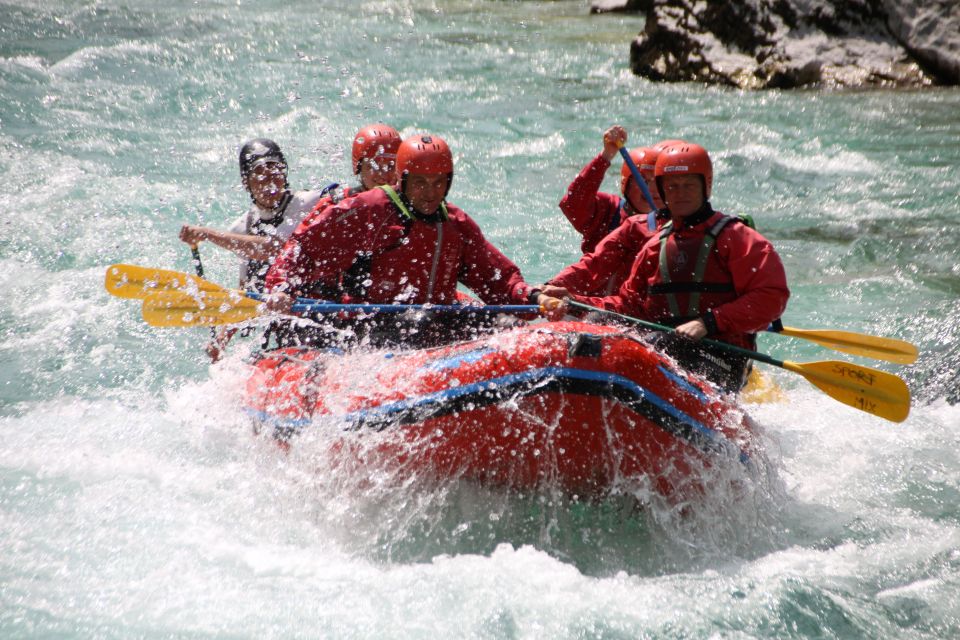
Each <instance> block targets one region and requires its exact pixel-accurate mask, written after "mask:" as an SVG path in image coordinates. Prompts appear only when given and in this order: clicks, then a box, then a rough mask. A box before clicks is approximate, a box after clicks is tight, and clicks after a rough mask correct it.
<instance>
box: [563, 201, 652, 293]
mask: <svg viewBox="0 0 960 640" xmlns="http://www.w3.org/2000/svg"><path fill="white" fill-rule="evenodd" d="M651 215H652V214H648V213H641V214H637V215H634V216H630V217H629V218H627V220H626V222H624V223H623V224H621V225H620V226H619V227H617V228H616V229H615V230H614V231H613V232H612V233H610V234H609V235H608V236H607V237H605V238H604V239H603V240H601V241H600V244H598V245H597V247H596V249H594V250H593V253H588V254H585V255H584V256H583V257H582V258H580V261H579V262H575V263H574V264H572V265H570V266H569V267H566V268H565V269H564V270H563V271H561V272H560V273H558V274H557V275H556V276H554V277H553V278H552V279H551V280H550V282H549V283H548V284H552V285H555V286H558V287H564V288H566V289H567V290H568V291H569V292H570V293H572V294H574V295H581V296H608V295H611V294H613V293H616V292H617V291H619V290H620V285H622V284H623V282H624V281H625V280H626V279H627V276H628V275H629V274H630V267H631V265H633V261H634V259H635V258H636V257H637V254H638V253H640V249H641V248H642V247H643V245H644V244H646V243H647V240H649V239H650V238H652V237H653V236H655V235H657V230H658V229H659V228H660V227H661V226H663V223H664V222H665V221H666V218H665V217H663V218H660V217H655V218H653V219H652V221H651ZM651 224H653V225H654V227H653V229H651V228H650V226H651Z"/></svg>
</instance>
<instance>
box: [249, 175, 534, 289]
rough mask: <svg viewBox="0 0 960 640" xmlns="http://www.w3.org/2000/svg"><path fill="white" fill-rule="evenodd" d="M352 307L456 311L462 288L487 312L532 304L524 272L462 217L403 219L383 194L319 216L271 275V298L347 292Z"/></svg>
mask: <svg viewBox="0 0 960 640" xmlns="http://www.w3.org/2000/svg"><path fill="white" fill-rule="evenodd" d="M341 279H342V283H343V286H344V288H345V290H346V293H347V294H348V295H349V297H350V299H351V300H352V301H354V302H372V303H377V302H383V303H409V304H424V303H428V302H429V303H434V304H453V303H454V302H456V300H457V282H462V283H463V284H465V285H466V286H467V287H469V288H470V289H471V290H472V291H473V292H474V293H476V294H477V296H479V297H480V299H481V300H483V301H484V302H486V303H488V304H527V300H528V297H529V295H530V293H531V291H532V288H531V287H530V286H529V285H528V284H527V283H526V282H524V281H523V276H522V275H521V274H520V269H519V268H517V265H515V264H514V263H513V262H512V261H511V260H510V259H509V258H507V257H506V256H505V255H503V253H501V252H500V251H499V250H498V249H497V248H496V247H494V246H493V245H492V244H490V243H489V242H487V240H486V239H485V238H484V236H483V233H482V232H481V231H480V227H478V226H477V224H476V223H475V222H474V221H473V220H472V219H471V218H470V217H469V216H468V215H467V214H466V213H465V212H463V211H462V210H461V209H459V208H457V207H455V206H453V205H446V215H445V216H444V215H442V214H441V213H440V212H438V214H436V215H435V216H432V217H431V218H430V219H429V220H427V219H422V218H418V217H413V216H411V215H410V214H409V213H404V212H403V211H401V210H400V209H399V208H398V207H397V206H396V205H395V204H394V203H393V201H391V198H390V196H389V195H388V194H387V192H386V191H385V190H384V189H383V188H377V189H370V190H369V191H365V192H363V193H361V194H359V195H357V196H355V197H353V198H349V199H346V200H344V201H343V202H340V203H339V204H336V205H333V206H331V207H328V208H327V209H326V210H324V211H323V212H321V213H319V214H318V215H317V216H316V217H315V218H314V220H313V221H312V223H311V224H310V225H309V226H307V227H305V228H300V229H297V231H296V232H295V233H294V234H293V236H291V238H290V240H288V241H287V243H286V245H284V247H283V250H282V251H281V253H280V256H279V257H278V258H277V259H276V261H275V262H274V263H273V266H272V267H271V268H270V271H269V272H268V273H267V285H266V287H267V290H268V291H285V292H287V293H290V294H294V295H295V294H297V293H299V292H301V291H304V290H310V289H315V288H316V285H320V286H323V287H336V286H338V285H340V284H341Z"/></svg>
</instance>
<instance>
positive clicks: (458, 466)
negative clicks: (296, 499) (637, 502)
mask: <svg viewBox="0 0 960 640" xmlns="http://www.w3.org/2000/svg"><path fill="white" fill-rule="evenodd" d="M245 398H246V404H247V407H246V409H247V412H248V413H249V414H250V415H251V416H252V417H253V419H254V421H255V425H256V429H257V430H258V431H263V430H266V431H267V432H268V433H271V434H272V435H273V436H274V437H275V438H277V439H278V440H280V441H281V442H283V443H285V446H286V444H289V446H293V447H295V446H296V441H297V439H298V437H303V435H304V433H305V432H308V431H310V430H318V429H322V430H326V431H324V435H325V436H326V437H328V439H327V440H325V442H329V446H328V450H329V454H330V455H333V456H341V457H342V456H349V457H350V459H351V460H352V461H353V460H356V461H359V462H360V463H361V465H362V466H361V468H364V469H368V470H371V471H372V470H374V469H377V470H386V471H390V472H393V473H400V474H404V475H409V474H415V475H417V476H419V477H422V478H425V479H431V478H433V479H437V480H442V479H444V478H467V479H470V480H473V481H477V482H481V483H484V484H489V485H496V486H503V487H508V488H511V489H519V490H538V489H541V488H544V487H557V488H559V489H561V490H563V491H565V492H568V493H570V494H574V495H582V496H594V495H598V494H601V495H602V494H606V493H609V492H611V491H616V490H618V489H625V488H627V487H629V486H634V485H635V483H636V482H637V481H642V482H645V483H648V484H647V486H649V487H651V488H652V489H653V490H656V491H659V492H660V493H662V494H665V495H668V496H669V495H673V494H675V493H676V492H677V491H680V490H682V491H683V492H684V493H686V492H688V491H691V490H692V491H699V490H701V489H702V486H701V485H700V482H701V478H702V477H703V472H704V470H705V469H709V468H711V467H714V466H715V465H718V464H723V465H734V466H737V465H740V466H743V465H747V466H749V464H750V459H751V456H752V455H753V447H754V440H755V433H754V429H753V427H752V424H751V422H750V420H749V419H748V418H747V417H746V415H745V414H744V413H743V411H742V410H741V409H740V408H739V406H738V405H737V404H736V402H735V401H734V400H733V399H731V398H730V397H728V396H723V395H721V394H719V393H718V392H717V390H716V389H715V388H714V387H713V386H711V385H710V384H709V383H706V382H704V381H703V380H701V379H699V378H697V377H694V376H691V375H689V374H687V373H685V372H683V371H681V370H679V369H677V368H676V367H675V365H674V364H673V362H672V361H671V360H669V359H668V358H666V357H664V356H662V355H661V354H659V353H658V352H657V351H655V350H654V349H652V348H651V347H650V346H649V345H648V344H646V343H645V342H644V341H643V339H642V335H641V334H638V333H636V332H635V331H627V330H623V329H619V328H614V327H608V326H602V325H593V324H587V323H582V322H555V323H541V324H533V325H528V326H523V327H517V328H513V329H509V330H506V331H503V332H500V333H497V334H495V335H491V336H488V337H485V338H482V339H478V340H473V341H469V342H462V343H459V344H454V345H450V346H445V347H441V348H435V349H425V350H418V351H409V352H404V353H391V352H382V351H381V352H371V353H351V354H349V355H345V354H342V353H336V352H331V351H323V350H316V349H314V350H308V349H281V350H277V351H271V352H266V353H264V354H261V355H260V356H259V359H258V361H256V362H255V363H254V365H253V373H252V375H251V376H250V378H249V380H248V383H247V388H246V395H245Z"/></svg>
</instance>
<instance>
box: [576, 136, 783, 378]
mask: <svg viewBox="0 0 960 640" xmlns="http://www.w3.org/2000/svg"><path fill="white" fill-rule="evenodd" d="M655 177H656V187H657V190H658V192H659V194H660V196H661V198H662V199H663V201H664V202H665V204H666V210H667V212H668V214H669V216H670V221H669V223H668V224H666V225H664V227H663V228H662V229H661V230H660V232H659V233H658V234H657V235H656V236H655V237H654V238H651V239H650V240H649V241H648V242H647V243H646V244H645V245H644V246H643V248H642V249H641V250H640V253H639V255H638V256H637V258H636V261H635V262H634V264H633V269H632V271H631V273H630V276H629V278H628V279H627V280H626V282H624V284H623V285H622V286H621V288H620V290H619V292H618V293H617V295H614V296H607V297H588V296H573V297H574V299H576V300H578V301H580V302H583V303H585V304H589V305H592V306H595V307H599V308H602V309H606V310H610V311H615V312H617V313H622V314H625V315H629V316H634V317H638V318H640V319H643V320H647V321H651V322H656V323H658V324H664V325H669V326H673V327H676V328H675V331H674V332H673V333H670V334H659V335H658V336H657V339H656V341H657V344H658V347H659V348H661V349H662V350H663V351H665V352H666V353H668V354H670V355H671V356H673V357H675V358H676V359H677V360H678V361H679V363H680V364H681V365H682V366H683V367H684V368H686V369H688V370H691V371H694V372H696V373H699V374H701V375H703V376H704V377H706V378H707V379H709V380H711V381H713V382H714V383H716V384H717V385H718V386H720V387H721V388H723V389H725V390H727V391H730V392H736V391H739V390H740V389H741V388H742V386H743V384H744V382H745V380H746V376H747V373H748V372H749V361H748V359H747V358H746V357H745V356H736V355H731V354H730V353H727V352H725V351H722V350H720V349H716V348H712V347H709V346H708V345H705V344H703V343H700V342H698V341H699V340H700V339H701V338H704V337H708V336H709V337H710V338H712V339H715V340H720V341H724V342H727V343H730V344H733V345H736V346H738V347H743V348H746V349H750V350H754V349H755V346H756V332H757V331H762V330H763V329H765V328H766V327H767V326H768V325H769V324H770V323H771V322H773V321H774V320H776V319H778V318H779V317H780V316H781V315H782V313H783V311H784V309H785V308H786V304H787V300H788V298H789V297H790V291H789V289H788V287H787V279H786V274H785V272H784V268H783V263H782V262H781V260H780V257H779V255H777V252H776V250H775V249H774V248H773V245H772V244H771V243H770V242H769V241H768V240H767V239H766V238H764V237H763V236H762V235H761V234H760V233H758V232H757V231H755V230H754V229H752V228H750V227H749V226H748V225H746V224H744V223H743V222H742V221H741V220H740V219H739V218H734V217H731V216H727V215H724V214H723V213H720V212H718V211H714V209H713V208H712V206H711V204H710V200H709V198H710V194H711V191H712V188H713V165H712V162H711V160H710V156H709V154H708V153H707V151H706V150H705V149H704V148H703V147H701V146H700V145H697V144H692V143H683V144H678V145H675V146H671V147H668V148H666V149H664V150H663V151H661V153H660V156H659V157H658V158H657V163H656V167H655Z"/></svg>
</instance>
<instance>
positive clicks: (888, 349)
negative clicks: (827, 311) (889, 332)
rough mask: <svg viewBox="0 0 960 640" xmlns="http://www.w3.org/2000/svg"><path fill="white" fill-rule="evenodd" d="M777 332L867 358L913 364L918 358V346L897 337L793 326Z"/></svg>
mask: <svg viewBox="0 0 960 640" xmlns="http://www.w3.org/2000/svg"><path fill="white" fill-rule="evenodd" d="M775 333H780V334H782V335H785V336H791V337H794V338H802V339H804V340H809V341H810V342H816V343H817V344H819V345H821V346H824V347H827V348H828V349H833V350H834V351H840V352H842V353H852V354H853V355H856V356H864V357H866V358H874V359H877V360H886V361H888V362H896V363H898V364H912V363H913V362H916V360H917V348H916V347H915V346H914V345H912V344H910V343H909V342H906V341H905V340H897V339H896V338H883V337H880V336H868V335H864V334H862V333H853V332H852V331H835V330H823V329H794V328H793V327H784V328H783V331H777V332H775Z"/></svg>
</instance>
